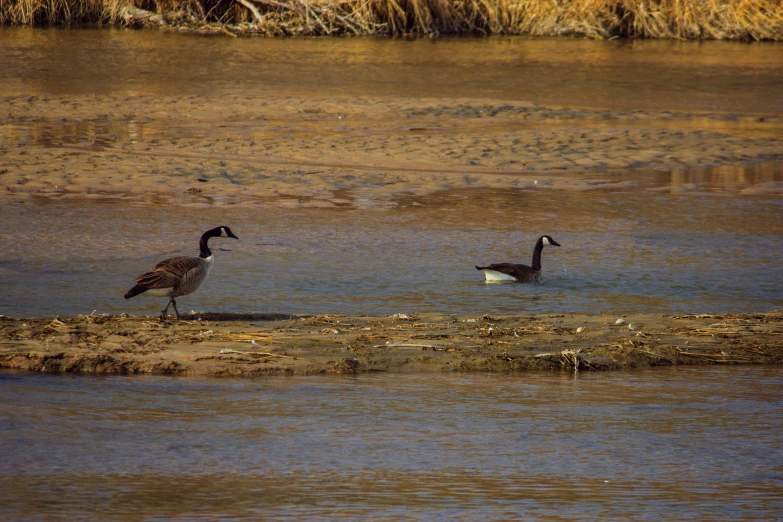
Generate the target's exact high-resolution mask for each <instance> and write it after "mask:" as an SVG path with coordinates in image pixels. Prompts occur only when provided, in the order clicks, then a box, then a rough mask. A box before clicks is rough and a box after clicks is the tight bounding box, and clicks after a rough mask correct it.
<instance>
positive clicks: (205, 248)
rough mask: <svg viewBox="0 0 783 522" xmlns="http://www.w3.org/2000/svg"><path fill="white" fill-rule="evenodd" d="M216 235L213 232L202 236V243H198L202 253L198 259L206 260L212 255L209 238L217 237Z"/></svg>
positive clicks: (209, 231)
mask: <svg viewBox="0 0 783 522" xmlns="http://www.w3.org/2000/svg"><path fill="white" fill-rule="evenodd" d="M215 235H216V234H214V231H213V230H208V231H206V232H204V234H203V235H202V236H201V241H199V243H198V246H199V248H200V249H201V253H200V254H199V255H198V257H202V258H204V259H206V258H208V257H209V256H211V255H212V250H210V249H209V238H211V237H215Z"/></svg>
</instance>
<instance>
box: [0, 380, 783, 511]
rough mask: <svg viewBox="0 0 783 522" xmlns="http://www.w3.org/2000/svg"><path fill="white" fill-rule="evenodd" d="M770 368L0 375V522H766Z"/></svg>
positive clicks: (772, 502)
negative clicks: (94, 521) (113, 520)
mask: <svg viewBox="0 0 783 522" xmlns="http://www.w3.org/2000/svg"><path fill="white" fill-rule="evenodd" d="M782 396H783V371H782V370H781V369H780V368H772V367H766V368H765V367H745V368H704V369H697V368H683V369H673V368H667V369H659V370H647V371H644V372H636V373H626V372H617V373H614V372H613V373H602V374H583V375H578V376H572V375H565V374H517V375H427V376H420V375H391V376H390V375H375V376H368V375H365V376H360V377H344V378H305V379H299V378H293V379H281V378H272V379H264V380H262V381H244V380H202V379H177V378H163V377H97V378H92V377H70V376H54V375H35V374H18V373H11V372H3V373H0V405H2V408H0V517H2V518H17V517H21V516H23V515H24V517H25V518H30V517H31V518H35V519H38V518H42V519H74V518H99V519H100V518H106V517H115V516H121V517H131V518H137V519H138V518H144V517H150V516H158V517H164V518H182V519H194V518H198V519H215V518H229V517H243V516H245V517H264V518H265V519H300V518H301V517H316V516H328V517H330V518H353V519H364V518H368V517H369V518H375V519H379V518H382V519H400V518H410V519H426V520H438V519H470V520H479V519H499V518H503V519H509V518H514V519H519V518H521V517H545V518H553V517H554V518H557V517H564V518H570V519H573V518H577V519H599V518H603V519H606V518H615V519H618V518H622V519H635V520H637V519H638V520H647V519H650V520H660V519H679V520H683V519H694V520H695V519H702V520H704V519H712V520H715V519H724V520H725V519H734V520H739V519H743V520H749V519H766V520H771V519H774V518H777V517H778V516H779V515H780V513H781V510H783V500H781V498H782V497H781V495H780V493H781V490H782V488H783V460H781V457H780V451H779V448H780V447H781V444H783V429H781V428H783V413H781V412H783V402H781V397H782Z"/></svg>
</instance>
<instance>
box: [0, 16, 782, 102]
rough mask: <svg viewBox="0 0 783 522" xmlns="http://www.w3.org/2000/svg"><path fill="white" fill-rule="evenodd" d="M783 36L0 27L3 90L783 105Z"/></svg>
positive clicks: (1, 85)
mask: <svg viewBox="0 0 783 522" xmlns="http://www.w3.org/2000/svg"><path fill="white" fill-rule="evenodd" d="M780 45H781V44H779V43H750V44H749V43H744V42H679V41H656V40H639V41H630V42H629V41H623V40H617V41H598V40H587V39H578V38H518V37H517V38H479V39H476V38H441V39H437V40H425V39H422V40H385V39H371V38H349V39H344V38H308V39H269V38H239V39H228V38H202V37H197V36H186V35H179V34H172V33H165V32H163V33H162V32H158V31H127V30H83V29H80V30H71V31H63V30H42V29H35V30H30V29H18V28H3V29H2V31H0V49H2V50H3V51H4V52H2V53H0V70H3V71H6V74H4V75H2V76H0V87H2V89H3V91H4V92H5V93H7V94H12V93H14V94H15V93H21V94H44V95H47V94H56V95H63V96H67V95H69V94H76V95H81V94H85V93H95V94H158V95H170V94H176V95H183V96H184V95H199V94H210V95H219V94H245V93H248V92H252V93H253V94H255V95H257V94H263V93H274V94H281V93H287V94H290V95H292V96H299V97H308V96H340V95H346V96H356V95H364V96H390V97H398V96H399V97H430V98H438V97H444V96H448V97H452V98H453V97H465V98H485V99H496V100H521V101H532V102H536V103H541V104H546V105H559V106H567V107H598V108H610V109H631V110H639V109H641V110H688V111H704V112H711V111H719V112H734V113H754V112H755V113H770V112H771V113H775V114H781V113H783V96H781V93H780V85H781V84H783V68H781V67H780V52H781V50H780Z"/></svg>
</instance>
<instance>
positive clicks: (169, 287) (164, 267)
mask: <svg viewBox="0 0 783 522" xmlns="http://www.w3.org/2000/svg"><path fill="white" fill-rule="evenodd" d="M212 237H233V238H234V239H239V238H238V237H237V236H235V235H234V233H233V232H231V229H230V228H228V227H216V228H213V229H212V230H207V231H206V232H204V234H203V235H202V236H201V241H200V242H199V247H200V248H201V253H200V254H199V256H198V257H186V256H181V257H171V258H169V259H165V260H163V261H161V262H160V263H158V264H157V265H155V267H154V268H153V269H152V270H150V271H149V272H146V273H144V274H141V275H140V276H139V277H137V278H136V286H134V287H133V288H131V289H130V290H128V292H127V293H126V294H125V299H130V298H131V297H133V296H136V295H141V294H144V295H152V296H156V297H168V298H169V302H168V304H167V305H166V308H164V309H163V311H162V312H161V313H160V319H161V321H165V320H166V318H167V317H168V316H167V313H168V311H169V306H170V305H174V313H176V314H177V319H179V318H180V316H179V311H178V310H177V302H176V301H174V298H175V297H179V296H181V295H188V294H192V293H193V292H195V291H196V290H197V289H198V287H199V286H201V283H203V282H204V281H205V280H206V279H207V276H208V275H209V271H210V270H211V269H212V264H213V263H214V261H215V259H214V257H213V256H212V251H211V250H210V249H209V245H208V243H209V238H212Z"/></svg>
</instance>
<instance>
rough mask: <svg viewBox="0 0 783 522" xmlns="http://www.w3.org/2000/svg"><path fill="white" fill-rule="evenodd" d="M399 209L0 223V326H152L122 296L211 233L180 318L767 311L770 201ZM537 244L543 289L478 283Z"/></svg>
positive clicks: (142, 301)
mask: <svg viewBox="0 0 783 522" xmlns="http://www.w3.org/2000/svg"><path fill="white" fill-rule="evenodd" d="M566 200H567V201H566ZM416 202H418V203H420V204H419V205H413V204H412V203H416ZM401 203H402V206H401V208H398V209H397V210H392V211H363V210H345V211H336V210H321V209H304V210H301V209H299V210H290V211H286V210H279V209H269V208H266V209H259V210H258V211H252V210H248V209H231V208H216V209H209V208H202V209H198V210H193V209H181V210H179V211H171V210H168V209H159V208H152V209H149V208H136V207H127V206H123V205H119V204H112V203H102V204H97V205H96V204H94V203H90V204H79V203H65V202H57V203H47V204H43V205H14V206H11V207H10V208H9V207H8V206H6V207H4V208H0V216H2V220H3V222H4V223H5V224H6V228H5V230H4V231H3V232H0V234H2V236H0V237H2V240H3V242H4V247H3V251H2V253H0V288H1V289H2V292H0V313H4V314H6V315H14V316H23V317H28V316H41V315H56V314H63V315H75V314H78V313H88V314H89V313H91V312H92V311H93V310H97V311H98V312H99V313H123V312H125V313H137V314H138V313H149V314H155V313H156V312H157V311H159V310H161V309H162V308H163V306H164V305H165V299H160V298H158V299H155V298H144V297H141V298H135V299H133V300H129V301H128V300H124V299H123V298H122V295H123V294H124V293H125V291H126V290H127V289H128V288H130V287H131V286H132V285H133V279H134V277H135V276H136V275H138V274H139V273H141V272H142V271H144V270H147V269H149V268H151V267H152V266H153V265H154V264H155V263H156V262H157V261H159V260H161V259H163V258H165V257H169V256H172V255H182V254H185V255H196V254H197V252H198V236H199V234H200V232H197V233H194V230H196V231H201V230H206V229H207V228H211V227H212V226H214V225H215V224H226V225H230V226H231V228H232V230H233V231H234V232H235V233H236V234H237V235H238V236H239V238H240V241H234V240H220V239H213V240H212V246H213V248H215V256H216V261H215V267H214V269H213V270H212V273H211V275H210V278H209V279H208V280H207V282H206V283H205V284H204V285H203V286H202V287H201V288H200V289H199V291H198V292H196V293H194V294H192V295H189V296H185V297H182V298H180V300H179V303H180V311H190V310H196V311H221V312H258V313H295V314H296V313H343V314H361V313H369V314H391V313H415V312H424V311H437V312H444V313H476V314H483V313H489V314H497V313H505V314H520V313H549V312H600V311H606V312H614V313H617V312H619V311H622V312H624V313H630V312H632V311H635V312H658V313H679V312H682V313H708V312H723V311H730V312H752V311H768V310H772V309H776V308H781V307H783V292H781V288H782V287H783V261H781V258H780V252H783V220H781V219H780V216H781V215H783V214H782V213H783V207H782V206H781V201H780V200H778V199H774V198H730V197H723V196H714V195H703V196H688V197H682V196H676V195H675V196H672V195H668V194H660V193H646V192H642V191H637V192H630V193H629V192H618V193H603V192H586V193H548V194H541V193H526V192H514V191H507V192H497V191H488V192H481V191H478V192H474V191H468V192H465V193H459V192H456V193H448V194H445V195H443V196H442V197H439V196H437V195H435V196H431V197H421V198H415V201H405V200H402V201H401ZM178 213H187V214H188V215H189V216H191V217H189V218H188V219H187V220H183V219H181V217H179V216H177V214H178ZM52 216H63V217H64V219H55V220H53V219H52ZM193 221H195V224H194V222H193ZM539 233H548V234H551V235H552V237H554V238H555V239H556V240H557V241H558V242H559V243H560V244H561V245H562V246H561V247H560V248H555V247H548V248H546V249H545V250H544V253H543V261H542V264H543V273H544V281H543V282H542V283H541V284H531V285H520V284H486V283H484V282H483V276H482V274H481V273H480V272H478V271H477V270H476V269H475V268H474V265H476V264H482V265H483V264H488V263H492V262H501V261H513V262H523V263H530V258H531V254H532V249H533V243H534V242H535V240H536V238H537V236H538V234H539ZM150 252H153V254H150Z"/></svg>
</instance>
